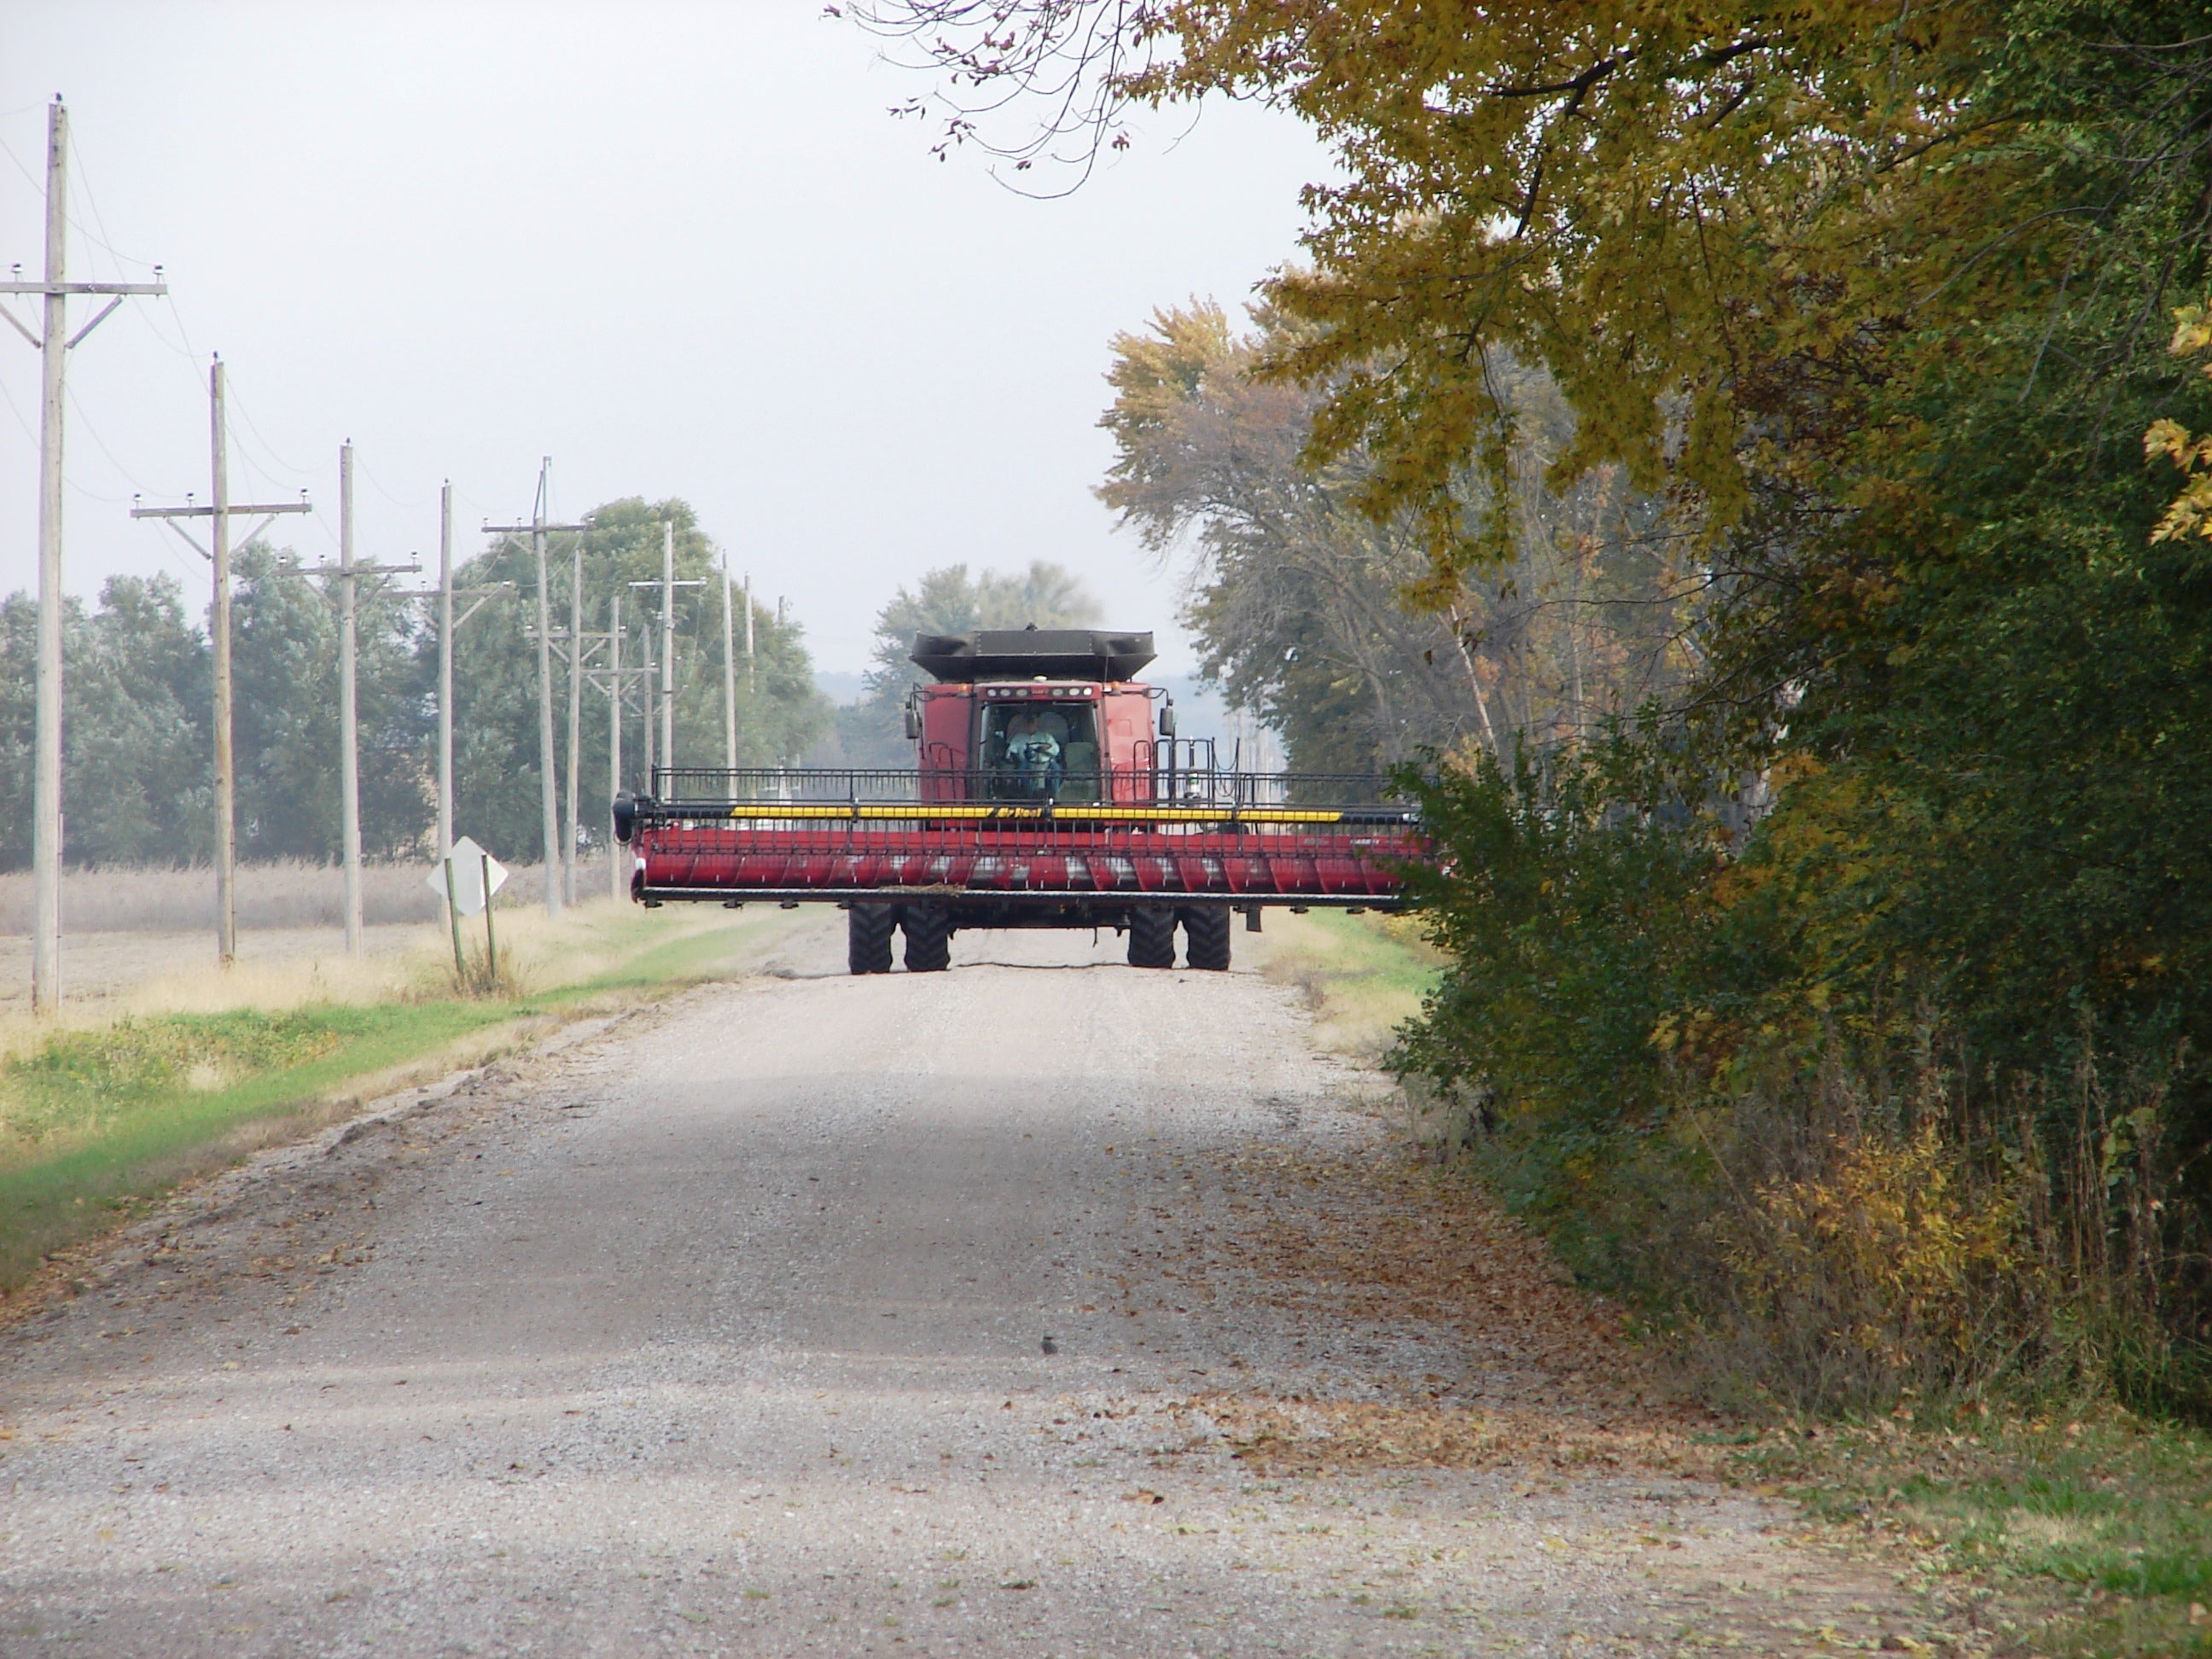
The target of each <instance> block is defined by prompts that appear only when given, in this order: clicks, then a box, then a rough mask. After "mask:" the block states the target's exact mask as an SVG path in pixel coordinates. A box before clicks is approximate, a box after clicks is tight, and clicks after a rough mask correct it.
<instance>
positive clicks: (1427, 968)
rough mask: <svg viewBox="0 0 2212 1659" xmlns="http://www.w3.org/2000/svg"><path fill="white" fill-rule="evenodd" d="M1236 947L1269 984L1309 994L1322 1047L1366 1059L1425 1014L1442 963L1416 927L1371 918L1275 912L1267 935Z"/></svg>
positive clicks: (1239, 938) (1247, 937)
mask: <svg viewBox="0 0 2212 1659" xmlns="http://www.w3.org/2000/svg"><path fill="white" fill-rule="evenodd" d="M1235 940H1236V945H1237V949H1238V950H1239V951H1243V953H1244V954H1245V956H1246V957H1248V958H1249V959H1250V960H1251V961H1253V962H1255V963H1257V964H1258V966H1259V968H1260V970H1261V972H1262V973H1264V974H1266V975H1267V977H1268V978H1270V979H1272V980H1275V981H1279V982H1280V983H1283V984H1286V985H1295V986H1297V987H1298V988H1299V989H1300V990H1302V991H1303V992H1304V993H1305V997H1306V1001H1307V1003H1308V1005H1309V1006H1311V1008H1312V1009H1313V1013H1314V1035H1315V1036H1316V1038H1317V1039H1318V1040H1319V1041H1320V1042H1321V1043H1322V1046H1323V1047H1324V1048H1333V1049H1334V1050H1336V1051H1337V1052H1338V1053H1340V1054H1351V1055H1353V1056H1356V1057H1358V1058H1359V1059H1363V1060H1371V1059H1374V1058H1376V1057H1377V1056H1379V1055H1380V1054H1382V1053H1383V1051H1384V1050H1385V1049H1387V1048H1389V1046H1390V1036H1391V1033H1392V1032H1393V1031H1395V1030H1396V1029H1397V1027H1398V1026H1399V1024H1401V1022H1403V1021H1405V1020H1407V1019H1409V1018H1412V1017H1413V1015H1415V1014H1417V1013H1419V1012H1420V1011H1421V999H1422V998H1423V997H1424V996H1425V995H1427V994H1428V990H1429V987H1430V986H1431V984H1433V983H1434V982H1435V981H1436V975H1437V969H1438V968H1439V967H1440V966H1442V963H1443V958H1442V957H1439V956H1437V953H1436V952H1435V951H1432V950H1431V949H1430V948H1429V946H1428V945H1426V944H1425V943H1424V942H1423V941H1422V939H1421V934H1420V928H1419V925H1418V924H1416V923H1414V922H1413V921H1408V920H1407V919H1405V918H1403V917H1400V916H1388V915H1376V914H1374V913H1371V912H1370V914H1368V915H1358V916H1350V915H1345V914H1344V913H1343V912H1342V911H1340V910H1315V911H1310V912H1309V913H1308V914H1306V915H1302V916H1300V915H1291V913H1290V912H1289V911H1287V910H1270V911H1268V912H1267V931H1266V932H1264V933H1261V934H1259V935H1257V936H1256V937H1255V936H1254V935H1252V934H1249V933H1237V935H1236V936H1235Z"/></svg>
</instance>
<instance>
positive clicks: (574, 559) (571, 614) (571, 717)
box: [561, 536, 584, 904]
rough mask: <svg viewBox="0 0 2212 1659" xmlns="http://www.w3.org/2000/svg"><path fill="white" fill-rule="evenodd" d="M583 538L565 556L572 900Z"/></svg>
mask: <svg viewBox="0 0 2212 1659" xmlns="http://www.w3.org/2000/svg"><path fill="white" fill-rule="evenodd" d="M583 724H584V538H582V537H581V536H579V537H577V538H576V540H575V544H574V546H573V547H572V548H570V550H569V557H568V834H567V835H565V836H562V841H561V881H562V889H563V892H562V896H563V897H565V898H566V899H567V900H568V902H569V903H571V904H574V902H576V790H577V784H578V782H579V780H578V778H577V776H576V773H577V771H578V769H580V767H581V766H582V765H583V763H584V749H583Z"/></svg>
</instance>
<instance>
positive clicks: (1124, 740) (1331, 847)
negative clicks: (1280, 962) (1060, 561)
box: [614, 628, 1425, 974]
mask: <svg viewBox="0 0 2212 1659" xmlns="http://www.w3.org/2000/svg"><path fill="white" fill-rule="evenodd" d="M913 660H914V662H915V664H916V665H918V666H919V667H921V668H922V669H924V670H926V671H927V672H928V673H929V674H930V675H931V676H932V677H933V679H934V680H935V682H936V683H935V684H931V685H920V686H916V687H915V690H914V693H913V695H912V696H910V697H909V698H908V703H907V710H906V720H907V735H908V737H909V738H912V739H913V740H914V741H915V744H916V745H917V753H916V756H915V760H916V764H915V767H914V769H911V770H905V769H900V770H886V771H848V770H840V769H815V768H805V769H799V768H787V767H781V768H774V769H759V770H744V771H736V772H731V771H726V770H721V769H715V770H711V771H710V770H701V769H690V768H678V769H659V768H657V769H655V770H654V772H653V793H651V794H649V795H639V796H635V797H631V796H627V795H625V796H620V797H617V799H616V801H615V806H614V821H615V825H614V827H615V835H616V836H617V839H619V840H621V841H623V842H628V843H629V846H630V847H631V848H632V850H633V851H634V853H635V855H636V869H635V873H634V874H633V876H632V878H631V883H630V895H631V896H632V897H633V898H635V899H636V900H637V901H638V902H641V903H643V904H646V905H648V906H650V905H659V904H662V903H665V902H668V901H669V900H671V899H706V900H715V901H719V902H721V903H724V904H727V905H732V906H734V905H738V904H742V903H745V902H749V901H771V900H772V901H774V902H777V903H780V904H782V905H784V906H786V907H789V906H792V905H794V904H800V903H807V902H831V903H835V904H837V905H839V906H841V907H842V908H844V909H845V910H846V911H847V912H848V917H849V923H848V926H849V945H850V961H851V964H852V969H853V971H854V973H856V974H883V973H889V972H890V967H891V936H892V934H893V933H895V932H896V933H903V934H904V935H905V936H906V965H907V969H908V971H909V972H913V973H929V972H933V971H935V970H937V969H942V968H944V967H945V966H946V965H947V964H948V963H949V962H950V961H951V942H952V935H953V934H954V933H957V931H959V930H960V929H961V928H963V927H971V928H973V927H1090V928H1098V927H1112V928H1114V929H1115V931H1116V932H1117V933H1127V935H1128V939H1129V964H1130V966H1131V967H1133V968H1172V967H1173V966H1174V965H1175V933H1176V928H1177V927H1181V928H1182V932H1183V939H1184V959H1185V961H1186V962H1187V963H1188V965H1189V966H1191V967H1193V968H1202V969H1226V968H1227V967H1228V966H1229V954H1230V929H1231V921H1232V919H1233V917H1234V916H1236V915H1243V917H1244V920H1245V927H1247V928H1248V929H1249V930H1250V931H1252V932H1255V933H1256V932H1258V931H1259V927H1260V913H1261V910H1262V909H1263V908H1267V906H1269V905H1285V906H1288V907H1289V908H1291V909H1294V910H1304V909H1307V908H1312V907H1315V906H1331V907H1335V908H1341V909H1346V910H1360V909H1367V908H1378V909H1381V908H1393V907H1395V905H1396V903H1397V902H1398V895H1399V879H1398V877H1397V875H1396V873H1395V871H1396V868H1397V866H1399V865H1400V864H1401V862H1402V861H1403V860H1407V859H1413V858H1419V857H1420V856H1421V855H1422V854H1423V853H1424V851H1425V844H1424V843H1423V842H1422V841H1421V838H1420V835H1419V823H1418V820H1417V818H1416V817H1415V814H1414V813H1413V811H1412V809H1411V808H1410V807H1407V806H1406V805H1403V804H1395V803H1393V802H1392V801H1390V800H1389V799H1388V798H1387V792H1386V791H1385V790H1384V788H1383V787H1382V786H1381V781H1380V780H1377V779H1374V778H1355V777H1346V776H1331V775H1311V774H1308V775H1297V774H1282V773H1252V772H1243V771H1239V770H1237V769H1236V767H1235V765H1234V764H1233V763H1232V764H1231V767H1230V768H1229V769H1222V768H1221V767H1220V766H1218V764H1217V757H1216V755H1215V753H1214V744H1213V743H1212V741H1211V740H1210V739H1182V740H1180V741H1179V740H1178V739H1177V738H1176V732H1175V708H1174V706H1173V704H1172V703H1171V702H1170V700H1169V699H1168V697H1167V695H1166V693H1165V692H1164V691H1163V690H1161V689H1160V688H1158V687H1157V686H1151V685H1146V684H1142V683H1141V682H1139V681H1138V680H1137V679H1136V678H1134V677H1135V676H1136V675H1137V674H1138V673H1139V672H1141V671H1143V669H1144V667H1145V665H1146V664H1147V663H1149V662H1151V661H1152V635H1150V634H1108V633H1100V632H1096V631H1093V630H1091V629H1035V628H1030V629H1023V630H1019V631H1012V630H1006V631H1000V630H985V631H981V632H977V633H971V634H956V635H927V634H926V635H922V636H921V637H920V638H919V639H918V640H916V641H915V650H914V657H913Z"/></svg>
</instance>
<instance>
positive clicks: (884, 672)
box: [836, 559, 1099, 767]
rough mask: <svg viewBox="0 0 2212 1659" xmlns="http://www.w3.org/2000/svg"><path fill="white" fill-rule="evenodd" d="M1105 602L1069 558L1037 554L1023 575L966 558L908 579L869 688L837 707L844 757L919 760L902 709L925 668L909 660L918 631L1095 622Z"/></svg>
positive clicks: (883, 762) (886, 622) (890, 606)
mask: <svg viewBox="0 0 2212 1659" xmlns="http://www.w3.org/2000/svg"><path fill="white" fill-rule="evenodd" d="M1098 617H1099V608H1098V601H1097V599H1095V598H1093V597H1092V595H1091V592H1090V590H1089V589H1088V588H1086V587H1085V586H1084V585H1083V579H1082V578H1081V577H1079V576H1078V575H1077V574H1075V573H1074V572H1073V571H1072V570H1070V569H1068V568H1066V566H1064V565H1058V564H1054V563H1052V562H1050V561H1048V560H1045V559H1034V560H1031V561H1030V566H1029V568H1028V569H1026V570H1024V571H1021V572H1019V573H1017V574H1007V573H1004V572H1000V571H994V570H985V571H980V572H977V573H976V574H974V575H970V574H969V570H968V567H967V566H966V565H964V564H948V565H940V566H939V567H938V568H935V569H933V570H926V571H924V572H923V573H922V574H921V578H920V579H919V580H917V581H916V582H915V585H914V587H913V589H912V590H911V591H909V590H908V589H907V588H906V587H904V586H901V587H900V588H899V589H898V591H897V592H896V593H894V594H893V595H892V596H891V597H890V599H889V600H888V601H886V602H885V604H884V607H883V609H882V610H881V611H878V612H877V613H876V641H875V645H874V647H872V652H871V655H872V657H873V658H874V659H875V666H874V667H873V668H872V669H870V670H869V671H868V675H867V679H866V687H867V689H866V694H865V695H864V696H862V697H861V698H860V701H859V702H857V703H854V704H853V705H851V706H850V707H848V708H842V709H840V710H839V711H838V714H837V757H836V758H837V759H838V760H840V761H841V762H842V763H843V764H845V765H848V766H864V767H865V766H884V767H897V766H911V765H913V764H914V747H913V745H912V744H910V743H908V741H907V739H906V735H905V729H904V726H903V725H902V720H901V716H900V713H899V711H900V710H901V708H903V707H904V706H905V703H906V698H907V690H908V687H909V686H911V685H912V684H914V682H915V678H917V676H918V674H919V672H920V671H919V670H917V669H916V668H915V666H914V665H913V664H912V663H911V662H909V661H908V659H907V658H908V653H910V652H912V651H913V649H914V641H915V635H918V634H964V633H966V632H968V631H969V629H975V628H1025V627H1027V626H1029V625H1030V623H1036V625H1037V626H1038V627H1039V628H1087V627H1090V626H1091V625H1093V624H1094V623H1097V620H1098Z"/></svg>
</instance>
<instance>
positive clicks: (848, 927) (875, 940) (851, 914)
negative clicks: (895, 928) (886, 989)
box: [845, 904, 895, 974]
mask: <svg viewBox="0 0 2212 1659" xmlns="http://www.w3.org/2000/svg"><path fill="white" fill-rule="evenodd" d="M894 920H895V918H894V917H893V916H892V915H891V907H890V905H888V904H856V905H854V907H853V908H851V909H850V910H848V911H847V912H846V913H845V963H846V965H847V966H848V967H849V968H850V969H852V970H853V971H854V973H856V974H888V973H889V972H890V970H891V925H892V922H893V921H894Z"/></svg>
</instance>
